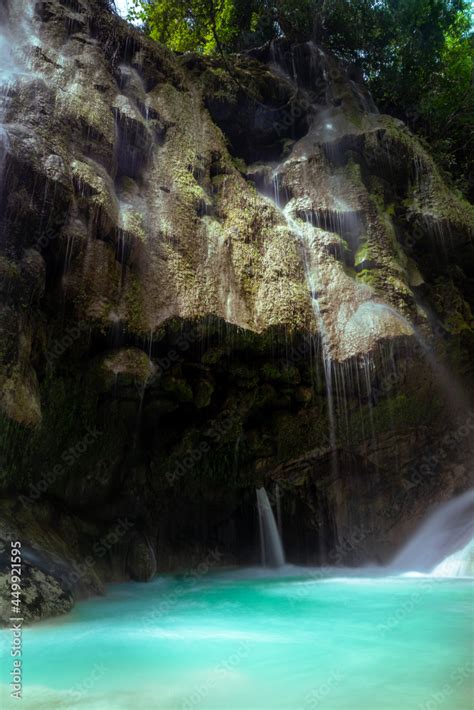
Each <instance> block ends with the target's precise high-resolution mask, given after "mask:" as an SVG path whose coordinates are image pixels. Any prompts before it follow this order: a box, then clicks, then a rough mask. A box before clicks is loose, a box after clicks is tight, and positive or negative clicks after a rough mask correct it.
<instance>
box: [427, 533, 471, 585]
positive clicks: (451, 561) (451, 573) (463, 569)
mask: <svg viewBox="0 0 474 710" xmlns="http://www.w3.org/2000/svg"><path fill="white" fill-rule="evenodd" d="M431 576H432V577H474V538H473V539H472V540H471V541H470V542H468V543H467V545H466V546H465V547H463V548H462V550H459V551H458V552H453V554H452V555H449V557H446V559H445V560H443V561H442V562H441V563H440V564H439V565H437V566H436V567H435V568H434V570H433V571H432V573H431Z"/></svg>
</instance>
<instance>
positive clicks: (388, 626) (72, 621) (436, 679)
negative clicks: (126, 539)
mask: <svg viewBox="0 0 474 710" xmlns="http://www.w3.org/2000/svg"><path fill="white" fill-rule="evenodd" d="M331 574H332V575H336V574H337V575H340V576H326V573H325V572H324V571H322V570H320V569H308V568H296V567H292V566H289V565H287V566H285V567H284V568H282V569H279V570H263V569H247V570H239V571H231V572H225V573H224V572H222V573H219V574H209V575H206V576H202V577H199V576H188V577H187V578H186V577H182V578H178V577H171V576H168V577H161V578H157V579H156V580H155V581H153V582H151V583H149V584H136V583H135V584H119V585H113V586H111V587H110V588H109V592H108V595H107V596H106V597H103V598H98V599H90V600H88V601H85V602H81V603H79V604H77V606H76V607H75V609H74V610H73V611H72V612H71V614H69V615H68V616H67V617H62V618H59V619H55V620H53V621H51V620H50V621H47V622H42V623H39V624H36V625H34V626H32V627H28V628H25V629H24V631H23V683H24V685H23V699H22V701H20V705H21V707H22V708H28V709H30V708H38V709H40V708H44V710H53V709H54V708H68V709H69V708H87V709H88V710H121V709H129V708H144V709H146V710H151V709H152V708H157V709H158V708H159V709H160V710H168V709H172V710H179V709H182V710H191V708H195V709H196V710H198V709H200V710H202V709H207V708H209V709H211V708H212V709H213V710H232V709H233V708H236V709H237V708H239V709H240V710H261V709H265V708H281V709H282V710H300V709H301V710H314V709H315V708H321V709H322V710H332V709H334V710H349V709H350V710H372V709H373V710H376V709H377V710H378V709H379V708H384V710H390V709H392V708H393V709H394V710H400V709H403V710H411V709H415V708H416V709H417V710H435V709H439V710H448V709H449V710H452V709H454V708H456V710H464V709H466V710H468V709H470V708H472V707H473V705H472V702H473V701H472V690H473V686H472V675H471V671H472V660H473V648H472V631H473V627H472V611H473V603H474V584H473V580H472V579H468V578H436V577H430V576H424V575H416V576H393V577H387V576H381V573H380V571H379V572H375V571H370V570H365V571H363V570H352V571H348V570H344V571H338V570H332V571H331ZM9 642H10V639H9V637H8V632H4V634H2V647H1V648H0V651H1V658H2V659H3V662H2V664H1V671H0V672H1V676H0V678H1V682H2V685H1V690H0V700H1V702H0V706H1V707H2V708H9V707H18V706H19V705H18V703H19V701H18V700H13V699H11V698H9V688H8V683H9V670H10V665H11V664H10V659H9V655H8V654H9V649H8V647H7V645H8V644H9Z"/></svg>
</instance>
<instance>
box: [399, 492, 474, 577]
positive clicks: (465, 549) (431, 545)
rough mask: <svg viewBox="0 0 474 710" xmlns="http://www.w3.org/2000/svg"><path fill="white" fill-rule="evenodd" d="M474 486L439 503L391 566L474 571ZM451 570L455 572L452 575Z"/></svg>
mask: <svg viewBox="0 0 474 710" xmlns="http://www.w3.org/2000/svg"><path fill="white" fill-rule="evenodd" d="M473 538H474V489H471V490H469V491H467V493H464V494H463V495H461V496H457V497H456V498H453V499H452V500H450V501H449V502H448V503H444V504H443V505H440V506H438V507H437V508H436V509H435V510H434V511H433V512H432V513H431V515H429V516H428V517H427V519H426V520H425V521H424V522H423V523H422V524H421V526H420V527H419V529H418V531H417V532H416V533H415V535H414V537H413V538H412V539H411V540H410V541H409V543H408V544H407V545H406V546H405V547H404V548H403V550H402V551H401V552H400V553H399V554H398V555H397V557H396V558H395V559H394V560H393V562H392V563H391V567H392V568H395V569H397V570H403V571H418V572H431V571H432V570H433V574H434V576H437V577H441V576H458V575H460V574H463V573H464V572H466V573H467V570H468V568H469V567H470V570H471V572H472V556H473V546H474V542H473ZM449 570H452V571H453V572H454V571H456V573H455V574H452V575H451V574H450V573H449Z"/></svg>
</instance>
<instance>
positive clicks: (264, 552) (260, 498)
mask: <svg viewBox="0 0 474 710" xmlns="http://www.w3.org/2000/svg"><path fill="white" fill-rule="evenodd" d="M257 507H258V518H259V524H260V549H261V556H262V565H263V566H264V567H282V566H283V565H284V564H285V553H284V551H283V545H282V543H281V539H280V535H279V532H278V527H277V524H276V521H275V516H274V515H273V510H272V506H271V504H270V501H269V500H268V495H267V492H266V490H265V488H257Z"/></svg>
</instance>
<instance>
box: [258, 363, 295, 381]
mask: <svg viewBox="0 0 474 710" xmlns="http://www.w3.org/2000/svg"><path fill="white" fill-rule="evenodd" d="M261 373H262V376H263V377H264V378H265V379H267V380H271V381H273V382H282V383H285V384H289V385H298V384H299V383H300V382H301V375H300V372H299V370H298V368H297V367H294V366H293V365H288V366H287V365H284V364H279V363H275V362H267V363H265V364H264V365H263V366H262V368H261Z"/></svg>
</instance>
